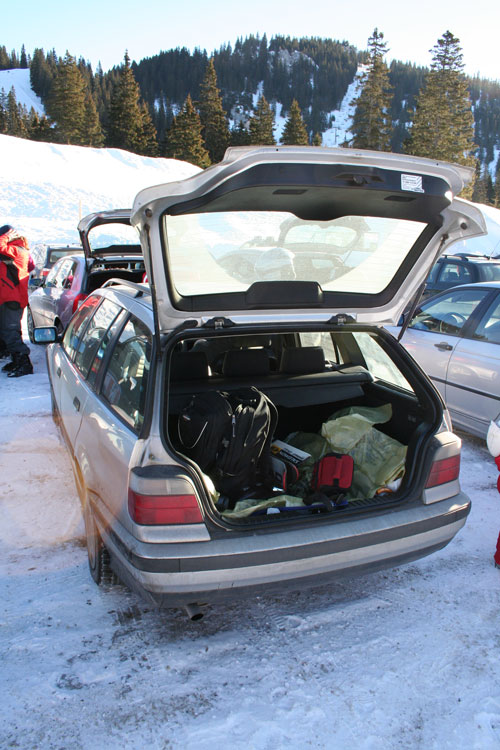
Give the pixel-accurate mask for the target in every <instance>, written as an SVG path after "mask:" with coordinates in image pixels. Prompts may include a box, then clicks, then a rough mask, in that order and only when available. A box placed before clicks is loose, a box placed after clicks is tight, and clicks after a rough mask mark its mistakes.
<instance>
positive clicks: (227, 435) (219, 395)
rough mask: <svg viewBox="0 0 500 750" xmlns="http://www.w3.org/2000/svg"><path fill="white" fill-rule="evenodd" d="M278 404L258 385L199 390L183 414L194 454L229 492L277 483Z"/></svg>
mask: <svg viewBox="0 0 500 750" xmlns="http://www.w3.org/2000/svg"><path fill="white" fill-rule="evenodd" d="M277 419H278V415H277V411H276V407H275V406H274V404H273V403H272V401H270V399H268V398H267V396H266V395H265V394H264V393H262V392H261V391H259V390H258V389H257V388H253V387H250V388H241V389H239V390H238V391H234V392H233V393H223V392H220V391H215V392H214V391H212V392H209V393H204V394H199V395H196V396H193V398H192V399H191V401H190V403H189V404H188V405H187V406H186V407H185V408H184V409H183V410H182V411H181V413H180V415H179V439H180V441H181V444H182V446H183V449H184V451H185V453H186V455H188V456H189V457H190V458H192V459H193V460H194V461H196V463H197V464H198V465H199V466H200V468H201V469H202V470H203V471H204V472H206V473H207V474H209V475H210V476H211V477H212V479H213V482H214V484H215V487H216V489H217V490H218V491H219V492H220V493H221V494H223V495H226V496H227V497H229V498H237V497H238V496H240V495H241V494H242V493H243V492H244V491H245V490H248V489H250V488H252V487H256V486H258V485H261V484H263V485H266V486H267V487H268V488H271V487H272V484H273V479H272V466H271V450H270V447H271V442H272V438H273V433H274V429H275V427H276V422H277Z"/></svg>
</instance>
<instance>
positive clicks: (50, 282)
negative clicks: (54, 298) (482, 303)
mask: <svg viewBox="0 0 500 750" xmlns="http://www.w3.org/2000/svg"><path fill="white" fill-rule="evenodd" d="M58 271H59V266H57V265H55V266H53V267H52V268H51V269H50V271H49V272H48V274H47V278H46V279H45V286H46V287H51V286H57V284H56V276H57V272H58Z"/></svg>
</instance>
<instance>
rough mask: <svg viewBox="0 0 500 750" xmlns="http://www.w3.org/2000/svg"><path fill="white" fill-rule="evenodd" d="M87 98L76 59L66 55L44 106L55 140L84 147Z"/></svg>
mask: <svg viewBox="0 0 500 750" xmlns="http://www.w3.org/2000/svg"><path fill="white" fill-rule="evenodd" d="M85 96H86V90H85V82H84V80H83V78H82V75H81V73H80V71H79V70H78V67H77V64H76V62H75V58H74V57H72V56H71V55H70V54H69V52H66V56H65V57H64V60H62V62H61V64H60V65H59V66H58V69H57V73H56V76H55V78H54V81H53V83H52V88H51V90H50V94H49V96H48V98H47V101H46V104H45V109H46V112H47V114H48V115H49V118H50V120H51V121H52V122H53V123H54V131H53V132H54V135H55V138H56V139H57V141H59V142H60V143H71V144H83V143H85V133H84V122H85Z"/></svg>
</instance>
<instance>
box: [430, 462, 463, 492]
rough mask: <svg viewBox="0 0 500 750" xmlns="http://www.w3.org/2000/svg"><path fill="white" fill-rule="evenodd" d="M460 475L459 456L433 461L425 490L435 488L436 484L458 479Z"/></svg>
mask: <svg viewBox="0 0 500 750" xmlns="http://www.w3.org/2000/svg"><path fill="white" fill-rule="evenodd" d="M459 474H460V454H459V453H458V454H457V455H455V456H451V457H450V458H443V459H441V460H440V461H434V463H433V464H432V466H431V470H430V473H429V478H428V479H427V484H426V485H425V488H426V489H429V487H436V486H437V485H438V484H446V483H447V482H453V480H454V479H458V475H459Z"/></svg>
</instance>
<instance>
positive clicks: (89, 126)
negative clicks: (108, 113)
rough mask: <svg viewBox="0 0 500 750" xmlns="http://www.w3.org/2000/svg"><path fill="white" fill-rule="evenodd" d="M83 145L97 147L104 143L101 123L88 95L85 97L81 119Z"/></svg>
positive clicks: (92, 101) (93, 103)
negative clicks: (83, 112) (83, 113)
mask: <svg viewBox="0 0 500 750" xmlns="http://www.w3.org/2000/svg"><path fill="white" fill-rule="evenodd" d="M83 133H84V143H85V145H86V146H94V147H99V146H102V145H103V143H104V136H103V134H102V128H101V123H100V121H99V115H98V114H97V109H96V106H95V102H94V100H93V98H92V97H91V95H90V94H87V96H86V97H85V116H84V119H83Z"/></svg>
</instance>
